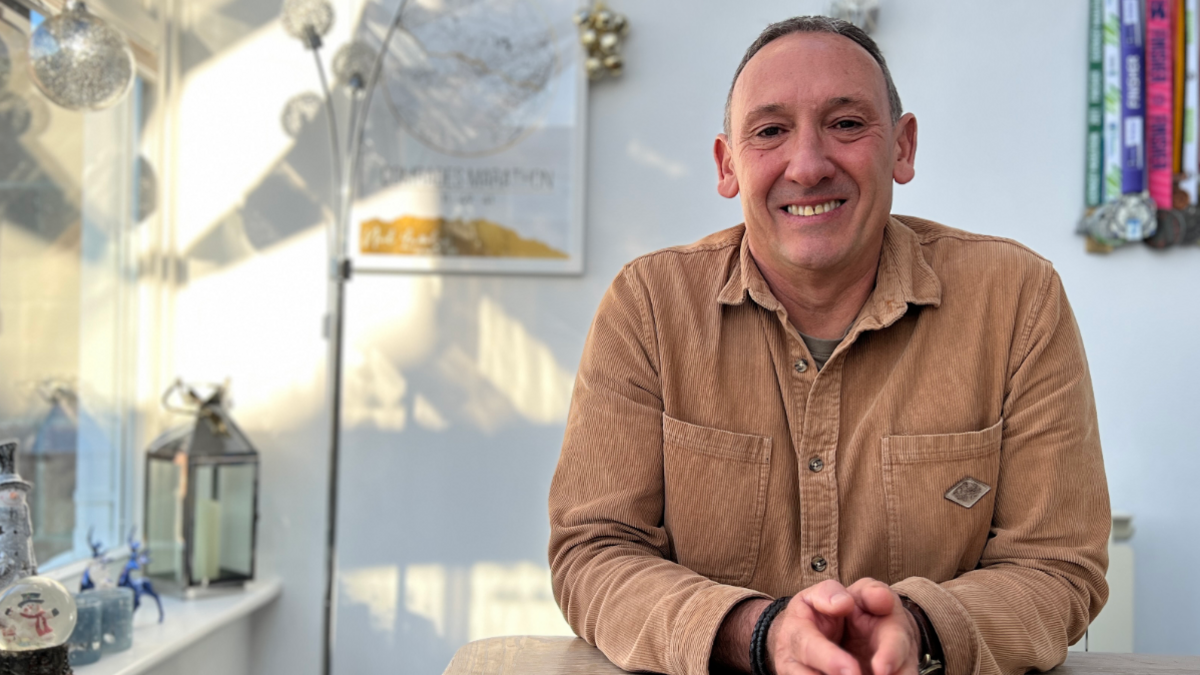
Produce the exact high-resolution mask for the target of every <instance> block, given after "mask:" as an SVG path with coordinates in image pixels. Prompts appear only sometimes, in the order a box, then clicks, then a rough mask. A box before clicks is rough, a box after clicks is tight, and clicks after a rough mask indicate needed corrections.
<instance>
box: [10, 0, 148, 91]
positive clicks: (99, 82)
mask: <svg viewBox="0 0 1200 675" xmlns="http://www.w3.org/2000/svg"><path fill="white" fill-rule="evenodd" d="M29 70H30V74H31V75H32V79H33V82H34V84H36V85H37V88H38V89H40V90H41V91H42V93H43V94H45V95H46V98H48V99H50V100H51V101H53V102H54V103H56V104H58V105H59V106H62V107H63V108H67V109H68V110H101V109H104V108H107V107H109V106H111V105H113V104H115V103H117V102H118V101H120V100H121V99H122V98H124V97H125V94H126V93H128V92H129V88H130V87H131V86H132V85H133V76H134V62H133V50H132V49H130V48H129V42H128V41H127V40H126V39H125V36H123V35H121V33H120V32H119V31H118V30H117V29H115V28H113V27H112V26H109V25H108V24H107V23H105V22H104V21H102V20H101V19H100V18H98V17H97V16H96V15H95V14H92V13H91V12H89V11H88V10H87V7H85V6H84V4H83V2H82V1H81V0H67V3H66V6H65V8H64V9H63V11H62V12H61V13H59V14H58V15H57V16H54V17H51V18H49V19H46V20H45V21H43V22H42V23H41V25H40V26H38V28H37V30H35V31H34V32H33V35H32V37H30V40H29Z"/></svg>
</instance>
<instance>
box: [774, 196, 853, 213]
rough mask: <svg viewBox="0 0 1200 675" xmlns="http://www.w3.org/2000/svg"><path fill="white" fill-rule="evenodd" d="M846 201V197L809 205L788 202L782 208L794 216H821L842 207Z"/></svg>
mask: <svg viewBox="0 0 1200 675" xmlns="http://www.w3.org/2000/svg"><path fill="white" fill-rule="evenodd" d="M845 203H846V200H845V199H831V200H829V201H827V202H823V203H821V204H815V205H808V206H802V205H800V204H788V205H787V206H784V207H782V209H783V210H784V211H787V212H788V213H790V214H791V215H793V216H801V217H809V216H819V215H821V214H823V213H829V212H830V211H833V210H834V209H837V208H839V207H841V205H842V204H845Z"/></svg>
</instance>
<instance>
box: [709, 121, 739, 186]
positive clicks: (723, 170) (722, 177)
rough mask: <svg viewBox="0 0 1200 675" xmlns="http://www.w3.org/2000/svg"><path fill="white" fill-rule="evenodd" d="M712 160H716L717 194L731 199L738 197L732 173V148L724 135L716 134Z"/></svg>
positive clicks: (735, 180) (734, 176) (735, 181)
mask: <svg viewBox="0 0 1200 675" xmlns="http://www.w3.org/2000/svg"><path fill="white" fill-rule="evenodd" d="M713 159H715V160H717V194H719V195H721V196H722V197H725V198H726V199H733V198H734V197H736V196H737V195H738V181H737V176H736V175H734V173H733V146H731V145H730V144H729V138H728V137H726V136H725V134H717V140H716V141H714V142H713Z"/></svg>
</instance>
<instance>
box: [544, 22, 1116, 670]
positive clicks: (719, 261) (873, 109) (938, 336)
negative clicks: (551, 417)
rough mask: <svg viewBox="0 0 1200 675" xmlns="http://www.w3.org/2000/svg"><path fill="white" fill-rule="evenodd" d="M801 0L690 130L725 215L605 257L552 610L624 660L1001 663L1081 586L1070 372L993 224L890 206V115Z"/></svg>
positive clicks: (869, 44)
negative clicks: (681, 239)
mask: <svg viewBox="0 0 1200 675" xmlns="http://www.w3.org/2000/svg"><path fill="white" fill-rule="evenodd" d="M902 113H903V109H902V108H901V105H900V97H899V95H898V94H897V92H896V89H895V85H894V84H893V83H892V79H891V75H890V74H889V72H888V70H887V66H886V63H885V62H884V59H883V57H882V55H881V54H880V53H879V50H878V48H877V47H876V46H875V44H874V42H873V41H872V40H871V39H870V38H869V37H868V36H867V35H866V34H865V33H863V32H862V31H860V30H858V29H857V28H855V27H854V26H852V25H850V24H848V23H845V22H842V21H838V20H834V19H828V18H824V17H798V18H795V19H790V20H787V21H783V22H780V23H778V24H774V25H772V26H770V27H768V28H767V30H766V31H764V32H763V34H762V35H761V36H760V37H759V38H758V40H757V41H755V43H754V44H753V45H751V46H750V48H749V50H747V52H746V56H745V58H744V59H743V60H742V63H741V65H740V66H739V67H738V70H737V73H736V74H735V76H734V81H733V85H732V87H731V89H730V94H729V99H728V102H727V105H726V124H725V131H724V133H722V134H720V135H719V136H718V137H717V140H716V144H715V147H714V155H715V159H716V163H717V170H718V191H719V192H720V194H722V195H723V196H725V197H728V198H733V197H739V198H740V199H741V204H742V211H743V214H744V217H745V223H744V225H739V226H738V227H735V228H733V229H730V230H725V231H723V232H718V233H716V234H713V235H711V236H709V237H706V238H705V239H703V240H701V241H699V242H697V243H695V244H692V245H689V246H682V247H678V248H671V249H666V250H663V251H658V252H655V253H651V254H649V255H647V256H643V257H641V258H639V259H637V260H635V261H633V262H632V263H630V264H629V265H627V266H625V268H624V269H622V271H621V273H620V274H619V275H618V276H617V278H616V279H615V280H614V281H613V284H612V286H611V287H610V289H609V291H608V293H607V294H606V295H605V297H604V300H603V301H602V303H601V305H600V308H599V310H598V311H597V314H596V319H595V322H594V324H593V326H592V330H591V332H590V334H589V336H588V341H587V345H586V347H585V350H584V355H583V359H582V361H581V364H580V367H579V372H578V376H577V378H576V384H575V393H574V397H573V399H572V404H571V413H570V417H569V420H568V423H567V433H566V437H565V439H564V443H563V450H562V455H561V457H560V460H559V465H558V469H557V471H556V473H555V476H554V481H553V484H552V486H551V494H550V525H551V540H550V564H551V569H552V571H553V575H554V589H555V594H556V598H557V600H558V602H559V606H560V607H561V608H562V610H563V614H564V616H566V618H567V620H568V622H569V623H570V624H571V626H572V627H573V628H574V629H575V631H576V632H577V633H578V634H579V635H580V636H581V637H583V638H584V639H586V640H587V641H588V642H591V643H592V644H595V645H597V646H598V647H600V649H601V650H603V651H604V653H605V654H606V655H607V656H608V657H609V658H610V659H611V660H612V661H614V662H615V663H616V664H617V665H619V666H621V667H623V668H625V669H627V670H639V671H651V672H663V673H671V674H681V675H682V674H685V673H686V674H689V675H700V674H702V673H707V672H724V671H730V672H752V673H755V674H759V673H764V674H765V673H777V674H778V675H793V674H794V675H809V674H811V673H827V674H831V675H832V674H837V675H867V674H871V675H892V674H893V673H904V674H905V675H913V674H915V673H918V672H920V673H931V672H943V671H944V672H946V673H949V674H951V675H968V674H973V673H988V674H991V673H1023V672H1025V671H1027V670H1030V669H1039V670H1047V669H1050V668H1052V667H1053V666H1055V665H1057V664H1059V663H1061V662H1062V661H1063V659H1064V658H1065V656H1066V648H1067V645H1068V643H1069V642H1072V641H1074V640H1077V639H1078V638H1079V637H1080V636H1081V635H1082V634H1083V632H1084V631H1085V630H1086V628H1087V626H1088V623H1089V622H1090V621H1091V619H1092V618H1094V617H1095V616H1096V614H1097V613H1099V611H1100V609H1101V607H1103V605H1104V601H1105V599H1106V597H1107V592H1108V591H1107V586H1106V584H1105V581H1104V574H1105V569H1106V566H1107V548H1106V542H1107V538H1108V531H1109V523H1110V515H1109V506H1108V493H1107V488H1106V483H1105V478H1104V467H1103V461H1102V458H1101V454H1100V443H1099V438H1098V436H1097V425H1096V413H1095V406H1094V402H1093V398H1092V389H1091V381H1090V378H1089V375H1088V369H1087V362H1086V359H1085V357H1084V354H1083V346H1082V342H1081V340H1080V336H1079V332H1078V329H1077V327H1076V324H1075V320H1074V317H1073V315H1072V314H1071V310H1070V307H1069V305H1068V303H1067V300H1066V297H1065V295H1064V292H1063V287H1062V283H1061V281H1060V279H1059V277H1058V275H1057V273H1056V272H1055V271H1054V268H1053V267H1052V266H1051V265H1050V263H1049V262H1047V261H1046V260H1044V259H1043V258H1041V257H1039V256H1037V255H1036V254H1034V253H1032V252H1030V251H1029V250H1028V249H1025V248H1024V247H1022V246H1020V245H1019V244H1016V243H1014V242H1011V241H1008V240H1004V239H999V238H996V237H988V236H983V235H977V234H971V233H968V232H965V231H962V230H956V229H951V228H948V227H945V226H942V225H938V224H936V223H932V222H929V221H926V220H921V219H918V218H911V217H905V216H893V215H891V206H892V186H893V184H894V183H907V182H908V181H910V180H912V179H913V176H914V159H915V156H916V149H917V122H916V118H915V117H913V115H912V114H902Z"/></svg>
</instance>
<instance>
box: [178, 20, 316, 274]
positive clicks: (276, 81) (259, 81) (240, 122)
mask: <svg viewBox="0 0 1200 675" xmlns="http://www.w3.org/2000/svg"><path fill="white" fill-rule="evenodd" d="M297 47H298V43H297V41H296V40H295V39H294V38H292V37H290V36H289V35H288V34H287V33H285V32H284V31H283V28H282V27H281V26H280V24H279V23H278V22H271V23H269V24H267V25H265V26H263V27H262V28H260V29H258V30H257V31H255V32H254V33H252V34H250V35H248V36H246V37H245V38H244V39H242V40H241V41H239V42H238V43H236V44H234V45H231V46H230V47H229V48H227V49H225V51H223V52H220V53H218V54H215V55H213V56H212V57H211V58H209V59H208V60H207V61H205V62H204V63H202V64H200V65H199V66H197V67H196V68H193V69H192V70H191V71H190V72H189V73H188V74H187V76H186V79H185V82H184V86H183V87H182V93H181V95H180V102H179V125H180V126H181V127H182V128H184V129H187V130H188V132H187V133H186V134H180V135H179V141H178V155H177V156H178V157H179V160H178V162H179V166H178V176H179V178H178V184H179V186H180V187H179V190H178V202H177V204H176V210H175V213H176V236H177V237H178V244H179V248H180V249H181V250H184V249H187V248H188V247H189V246H190V245H191V244H192V243H193V242H194V241H195V240H196V239H198V238H199V237H200V236H201V235H203V234H204V232H206V231H207V230H208V228H209V227H210V226H211V225H212V224H213V223H215V222H217V221H218V220H219V219H220V218H221V216H222V214H224V213H226V212H228V211H229V210H230V209H232V208H233V207H234V206H236V205H237V204H239V203H241V201H242V200H243V199H244V198H245V195H246V190H247V189H249V188H250V187H251V186H253V185H256V184H258V183H259V182H260V181H261V180H262V178H263V177H264V176H265V175H267V174H268V173H270V171H271V170H272V169H273V168H274V167H275V165H276V164H278V162H279V159H280V158H281V157H283V156H284V154H286V153H287V152H288V151H289V150H290V149H291V147H292V145H293V143H294V141H293V139H292V138H291V137H289V136H288V135H287V133H285V132H284V130H283V127H282V125H281V124H280V122H279V119H280V113H281V112H282V110H283V107H284V105H285V104H286V102H287V100H288V99H289V98H291V97H292V96H294V95H296V94H298V93H300V92H303V91H308V90H315V89H317V88H318V86H319V85H318V80H317V74H316V69H315V68H314V67H313V66H312V62H311V56H310V55H308V54H305V53H304V52H303V51H301V50H300V49H298V48H297ZM305 57H308V60H307V61H306V60H305ZM235 101H242V102H244V104H235V103H233V102H235ZM248 106H249V107H248ZM247 110H254V111H263V113H262V114H247Z"/></svg>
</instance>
